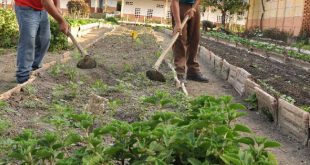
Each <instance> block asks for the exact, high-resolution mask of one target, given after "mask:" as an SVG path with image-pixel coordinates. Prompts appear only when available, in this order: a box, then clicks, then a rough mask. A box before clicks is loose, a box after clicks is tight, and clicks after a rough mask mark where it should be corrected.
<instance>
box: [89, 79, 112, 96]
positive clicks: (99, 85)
mask: <svg viewBox="0 0 310 165" xmlns="http://www.w3.org/2000/svg"><path fill="white" fill-rule="evenodd" d="M91 88H92V90H93V91H95V93H96V94H97V95H100V96H104V95H105V94H106V93H107V92H108V89H109V86H108V85H107V84H106V83H104V82H103V81H102V80H97V81H96V82H95V83H94V84H92V85H91Z"/></svg>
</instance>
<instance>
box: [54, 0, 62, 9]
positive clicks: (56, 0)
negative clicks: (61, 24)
mask: <svg viewBox="0 0 310 165" xmlns="http://www.w3.org/2000/svg"><path fill="white" fill-rule="evenodd" d="M53 2H54V5H55V6H56V7H57V8H59V6H60V4H59V2H58V0H53Z"/></svg>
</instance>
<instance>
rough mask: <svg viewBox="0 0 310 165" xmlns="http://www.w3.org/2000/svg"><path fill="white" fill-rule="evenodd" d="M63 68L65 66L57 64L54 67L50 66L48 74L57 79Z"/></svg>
mask: <svg viewBox="0 0 310 165" xmlns="http://www.w3.org/2000/svg"><path fill="white" fill-rule="evenodd" d="M64 68H65V66H64V65H63V64H61V63H57V64H55V65H54V66H52V67H51V69H49V72H48V73H49V74H50V75H52V76H53V77H58V76H59V75H60V73H62V71H63V69H64Z"/></svg>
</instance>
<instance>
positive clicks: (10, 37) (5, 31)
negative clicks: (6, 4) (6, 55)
mask: <svg viewBox="0 0 310 165" xmlns="http://www.w3.org/2000/svg"><path fill="white" fill-rule="evenodd" d="M18 34H19V33H18V25H17V20H16V16H15V13H14V11H13V10H11V9H3V8H1V9H0V38H1V40H0V47H4V48H10V47H16V44H17V41H18Z"/></svg>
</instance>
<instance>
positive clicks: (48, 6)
mask: <svg viewBox="0 0 310 165" xmlns="http://www.w3.org/2000/svg"><path fill="white" fill-rule="evenodd" d="M41 2H42V5H43V7H44V8H45V10H46V11H47V12H48V13H49V14H50V15H51V16H52V17H53V18H54V19H55V20H56V21H57V22H58V23H59V26H60V31H62V32H63V33H65V34H67V33H68V31H69V25H68V23H67V21H66V20H65V19H64V18H63V17H62V16H61V14H60V13H59V12H58V10H57V8H56V6H55V4H54V2H53V1H52V0H41Z"/></svg>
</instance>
